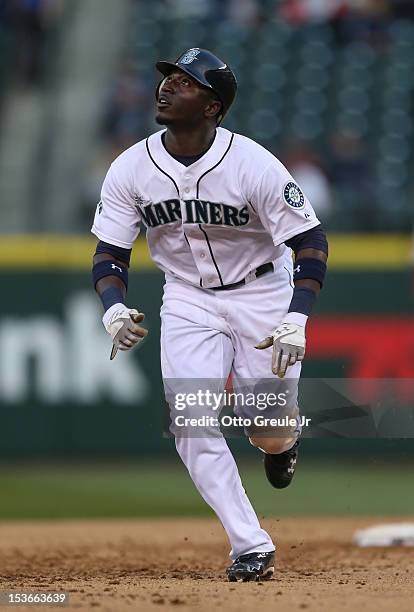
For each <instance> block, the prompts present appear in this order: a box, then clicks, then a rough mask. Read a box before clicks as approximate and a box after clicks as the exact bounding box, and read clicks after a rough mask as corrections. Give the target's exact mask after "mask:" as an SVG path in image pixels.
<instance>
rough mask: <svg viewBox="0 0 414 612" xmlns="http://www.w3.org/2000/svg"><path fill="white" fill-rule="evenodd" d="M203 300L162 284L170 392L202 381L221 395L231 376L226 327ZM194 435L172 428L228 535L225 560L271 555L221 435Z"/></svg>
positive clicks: (179, 285) (230, 347)
mask: <svg viewBox="0 0 414 612" xmlns="http://www.w3.org/2000/svg"><path fill="white" fill-rule="evenodd" d="M203 294H204V292H202V291H200V290H198V289H195V288H193V287H188V286H183V285H182V283H178V282H177V283H173V284H171V283H167V286H166V290H165V294H164V300H163V307H162V310H161V320H162V326H161V365H162V371H163V378H164V381H165V386H166V389H169V390H170V391H171V389H174V388H175V389H178V388H179V387H180V380H182V385H181V389H182V388H188V385H189V380H190V381H191V382H190V386H191V385H194V382H196V383H197V384H198V383H199V386H200V387H204V386H205V381H204V382H203V379H208V382H209V384H210V386H211V384H214V385H215V386H216V389H217V390H219V389H221V391H222V390H223V389H224V385H225V382H226V379H227V376H228V373H229V372H230V369H231V364H232V361H233V345H232V341H231V339H230V337H229V333H228V330H227V328H226V323H225V321H224V319H222V318H220V316H219V315H217V314H215V313H214V312H213V311H214V299H213V298H212V297H211V296H210V298H208V297H207V296H204V295H203ZM208 299H210V300H211V303H209V304H207V302H206V300H208ZM212 381H214V382H213V383H212ZM168 395H169V393H168V392H167V396H168ZM169 399H171V398H169ZM204 413H205V411H204ZM173 414H174V413H173ZM194 414H195V413H194V410H193V412H192V415H194ZM193 429H194V431H191V430H187V431H184V432H183V431H177V428H175V430H174V434H175V436H176V447H177V450H178V453H179V455H180V457H181V459H182V460H183V462H184V464H185V465H186V467H187V469H188V471H189V473H190V475H191V478H192V479H193V481H194V483H195V485H196V487H197V489H198V490H199V492H200V494H201V495H202V497H203V498H204V500H205V501H206V502H207V503H208V504H209V505H210V506H211V507H212V508H213V510H214V511H215V512H216V514H217V516H218V517H219V519H220V520H221V522H222V524H223V526H224V528H225V530H226V532H227V535H228V537H229V539H230V543H231V548H232V550H231V553H230V556H231V557H232V558H233V559H235V558H237V557H239V556H240V555H243V554H247V553H251V552H253V551H260V552H263V553H264V552H269V551H273V550H274V545H273V543H272V540H271V538H270V536H269V535H268V534H267V533H266V532H265V531H264V530H263V529H261V527H260V524H259V521H258V519H257V516H256V514H255V512H254V510H253V508H252V506H251V504H250V501H249V499H248V497H247V495H246V493H245V491H244V488H243V485H242V483H241V480H240V476H239V473H238V470H237V466H236V463H235V461H234V458H233V456H232V454H231V452H230V450H229V448H228V446H227V443H226V441H225V439H224V438H223V436H222V435H221V433H220V431H219V430H218V429H217V428H215V427H207V428H205V430H204V431H203V430H202V429H201V430H200V429H197V428H193Z"/></svg>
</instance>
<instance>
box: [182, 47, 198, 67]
mask: <svg viewBox="0 0 414 612" xmlns="http://www.w3.org/2000/svg"><path fill="white" fill-rule="evenodd" d="M199 54H200V49H190V50H189V51H187V53H184V55H183V56H182V58H180V59H179V60H178V63H179V64H191V62H193V61H194V60H195V59H197V55H199Z"/></svg>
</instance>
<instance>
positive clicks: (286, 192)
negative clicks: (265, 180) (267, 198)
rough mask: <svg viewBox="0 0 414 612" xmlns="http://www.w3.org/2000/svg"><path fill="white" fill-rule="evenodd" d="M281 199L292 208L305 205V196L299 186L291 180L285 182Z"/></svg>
mask: <svg viewBox="0 0 414 612" xmlns="http://www.w3.org/2000/svg"><path fill="white" fill-rule="evenodd" d="M283 199H284V200H285V202H286V204H288V205H289V206H291V207H292V208H296V209H299V208H303V207H304V206H305V196H304V195H303V192H302V190H301V188H300V187H299V186H298V185H296V183H293V181H289V183H286V185H285V187H284V189H283Z"/></svg>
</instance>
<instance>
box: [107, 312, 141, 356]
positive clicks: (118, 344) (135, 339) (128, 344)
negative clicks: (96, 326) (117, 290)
mask: <svg viewBox="0 0 414 612" xmlns="http://www.w3.org/2000/svg"><path fill="white" fill-rule="evenodd" d="M144 319H145V315H144V314H143V313H142V312H138V310H136V309H135V308H127V306H125V304H121V303H119V304H114V305H113V306H111V308H109V309H108V310H107V311H106V312H105V314H104V316H103V318H102V323H103V324H104V327H105V329H106V331H107V332H108V334H109V335H110V336H111V338H112V350H111V356H110V359H111V360H112V359H114V357H115V355H116V354H117V352H118V349H119V350H120V351H129V350H130V349H132V348H133V347H134V346H135V345H136V344H138V343H139V342H141V341H142V340H143V339H144V338H145V336H146V335H147V334H148V330H147V329H145V328H144V327H141V326H140V325H139V323H141V322H142V321H143V320H144Z"/></svg>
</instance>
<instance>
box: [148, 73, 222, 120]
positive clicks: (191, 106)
mask: <svg viewBox="0 0 414 612" xmlns="http://www.w3.org/2000/svg"><path fill="white" fill-rule="evenodd" d="M212 105H215V107H214V108H215V109H216V110H215V112H217V111H218V110H219V108H220V104H219V103H218V102H215V101H214V100H213V99H212V95H211V92H210V91H209V90H208V89H207V88H206V87H202V86H201V85H199V83H197V81H195V80H194V79H192V78H191V77H189V76H188V75H187V74H186V73H185V72H182V71H181V70H175V71H174V72H172V73H171V74H170V75H168V76H167V77H165V79H164V80H163V81H162V83H161V86H160V89H159V92H158V100H157V113H156V116H155V120H156V122H157V123H160V124H161V125H167V126H168V125H183V126H191V125H198V124H200V123H201V122H202V121H203V120H205V119H206V118H207V117H208V116H209V115H211V114H212V110H211V106H212ZM213 115H214V113H213Z"/></svg>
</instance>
